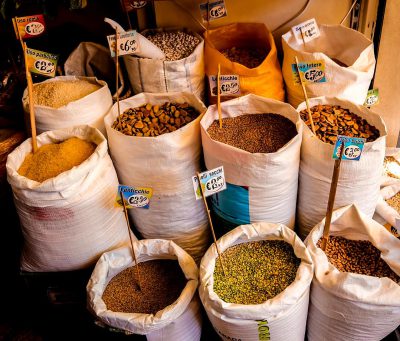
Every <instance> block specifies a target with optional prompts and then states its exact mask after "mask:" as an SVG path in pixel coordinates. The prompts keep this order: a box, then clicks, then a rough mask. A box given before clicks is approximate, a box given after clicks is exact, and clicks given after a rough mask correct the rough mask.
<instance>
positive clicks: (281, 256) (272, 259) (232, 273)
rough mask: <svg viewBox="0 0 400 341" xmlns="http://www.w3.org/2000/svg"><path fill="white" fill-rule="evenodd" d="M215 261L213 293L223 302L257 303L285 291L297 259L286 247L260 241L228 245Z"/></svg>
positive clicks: (279, 242)
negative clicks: (221, 260) (221, 262)
mask: <svg viewBox="0 0 400 341" xmlns="http://www.w3.org/2000/svg"><path fill="white" fill-rule="evenodd" d="M222 258H223V261H224V267H225V271H226V273H225V275H224V273H223V271H222V267H221V264H220V261H219V258H217V261H216V266H215V269H214V291H215V293H216V294H217V295H218V296H219V297H220V298H221V299H222V300H224V301H225V302H228V303H237V304H260V303H263V302H265V301H266V300H268V299H271V298H273V297H275V296H276V295H278V294H279V293H281V292H282V291H283V290H285V289H286V288H287V287H288V286H289V285H290V284H291V283H292V282H293V281H294V279H295V278H296V273H297V269H298V267H299V265H300V259H299V258H297V257H296V255H295V254H294V252H293V248H292V246H291V245H290V244H288V243H286V242H285V241H282V240H263V241H257V242H250V243H243V244H238V245H235V246H232V247H230V248H228V249H227V250H226V251H225V252H223V253H222Z"/></svg>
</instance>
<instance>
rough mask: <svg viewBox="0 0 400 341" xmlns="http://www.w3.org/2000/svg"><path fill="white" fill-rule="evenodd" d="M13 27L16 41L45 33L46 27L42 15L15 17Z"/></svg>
mask: <svg viewBox="0 0 400 341" xmlns="http://www.w3.org/2000/svg"><path fill="white" fill-rule="evenodd" d="M13 25H14V31H15V35H16V37H17V39H20V38H21V39H27V38H33V37H37V36H39V35H41V34H42V33H43V32H44V31H45V27H46V25H45V22H44V17H43V14H37V15H29V16H27V17H15V18H14V19H13Z"/></svg>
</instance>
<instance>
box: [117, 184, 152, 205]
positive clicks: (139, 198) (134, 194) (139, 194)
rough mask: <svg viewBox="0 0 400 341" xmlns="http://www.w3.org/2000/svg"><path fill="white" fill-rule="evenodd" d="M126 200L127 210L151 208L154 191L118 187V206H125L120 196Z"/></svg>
mask: <svg viewBox="0 0 400 341" xmlns="http://www.w3.org/2000/svg"><path fill="white" fill-rule="evenodd" d="M121 190H122V196H123V197H124V200H125V205H126V208H146V209H148V208H149V207H150V198H151V197H152V196H153V189H152V188H149V187H131V186H125V185H118V193H117V198H116V205H117V206H123V205H122V200H121V196H120V192H121Z"/></svg>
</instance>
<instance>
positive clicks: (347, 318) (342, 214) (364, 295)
mask: <svg viewBox="0 0 400 341" xmlns="http://www.w3.org/2000/svg"><path fill="white" fill-rule="evenodd" d="M324 225H325V219H324V220H322V221H321V222H320V223H318V224H317V225H316V226H315V227H314V228H313V230H312V231H311V232H310V235H309V236H308V238H307V240H306V245H307V248H308V250H309V251H310V254H311V257H312V259H313V262H314V266H315V275H314V279H313V281H312V288H311V301H310V310H309V315H308V323H307V336H308V340H310V341H316V340H317V341H318V340H321V341H322V340H324V341H331V340H332V341H333V340H335V341H336V340H354V341H355V340H359V341H367V340H371V341H375V340H382V339H383V338H384V337H385V336H387V335H388V334H390V333H391V332H392V331H393V330H395V329H396V327H397V326H398V325H399V324H400V285H399V283H395V282H394V281H392V280H391V279H389V278H387V277H384V278H378V277H372V276H366V275H360V274H356V273H349V272H340V271H339V270H337V269H336V268H335V267H334V266H333V265H332V264H330V263H329V261H328V258H327V257H326V255H325V253H324V252H323V251H322V250H321V249H320V248H318V247H317V246H316V243H317V242H318V240H319V239H320V238H321V237H322V234H323V229H324ZM330 235H332V236H341V237H344V238H347V239H351V240H369V241H370V242H371V243H372V244H373V245H374V246H375V247H376V248H378V249H379V250H381V252H382V254H381V258H382V259H383V260H384V261H385V262H386V263H387V264H388V265H389V266H390V268H391V269H392V270H393V271H394V272H395V273H397V275H400V240H397V239H396V238H395V237H394V236H392V235H391V234H390V233H389V232H388V231H386V229H385V228H384V227H383V226H382V225H380V224H378V223H377V222H375V221H374V220H372V219H370V218H369V217H367V216H366V215H365V214H363V213H362V212H361V211H360V210H359V209H358V208H357V207H356V206H354V205H351V206H346V207H343V208H341V209H339V210H337V211H335V212H334V213H333V216H332V224H331V227H330Z"/></svg>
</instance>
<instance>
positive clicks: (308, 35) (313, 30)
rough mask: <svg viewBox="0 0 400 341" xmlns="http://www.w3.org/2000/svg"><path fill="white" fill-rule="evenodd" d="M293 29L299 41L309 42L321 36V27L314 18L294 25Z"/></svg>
mask: <svg viewBox="0 0 400 341" xmlns="http://www.w3.org/2000/svg"><path fill="white" fill-rule="evenodd" d="M292 31H293V34H294V37H295V38H296V40H297V42H298V43H308V42H309V41H311V40H313V39H315V38H318V37H319V36H320V32H319V28H318V25H317V22H316V20H315V19H314V18H312V19H310V20H307V21H304V22H302V23H301V24H299V25H296V26H293V27H292Z"/></svg>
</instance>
